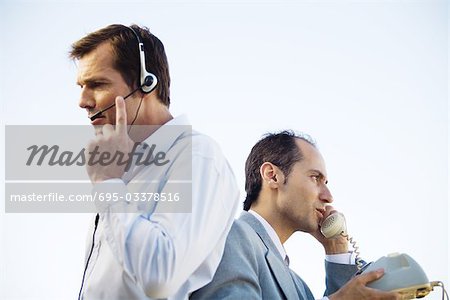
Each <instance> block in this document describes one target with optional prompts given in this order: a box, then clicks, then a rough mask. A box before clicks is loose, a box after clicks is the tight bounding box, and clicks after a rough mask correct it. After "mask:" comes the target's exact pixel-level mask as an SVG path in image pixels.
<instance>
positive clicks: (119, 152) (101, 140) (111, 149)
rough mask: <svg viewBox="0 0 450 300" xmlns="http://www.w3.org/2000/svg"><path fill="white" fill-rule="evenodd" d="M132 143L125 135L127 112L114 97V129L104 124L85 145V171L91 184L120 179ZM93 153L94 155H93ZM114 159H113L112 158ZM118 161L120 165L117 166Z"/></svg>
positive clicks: (120, 99)
mask: <svg viewBox="0 0 450 300" xmlns="http://www.w3.org/2000/svg"><path fill="white" fill-rule="evenodd" d="M133 145H134V142H133V141H132V140H131V139H130V137H129V136H128V133H127V112H126V109H125V102H124V99H123V98H122V97H116V128H114V127H113V126H112V125H111V124H105V125H103V127H101V129H100V130H96V136H95V138H94V139H92V140H91V141H90V142H89V144H88V145H87V152H88V153H87V157H88V161H87V164H86V169H87V172H88V175H89V178H90V179H91V182H93V183H98V182H101V181H104V180H106V179H110V178H121V177H122V175H123V173H124V172H125V167H126V165H127V164H126V162H127V161H128V159H129V153H130V152H131V151H132V149H133ZM94 152H95V153H94ZM114 157H115V158H114ZM119 161H121V162H122V164H119Z"/></svg>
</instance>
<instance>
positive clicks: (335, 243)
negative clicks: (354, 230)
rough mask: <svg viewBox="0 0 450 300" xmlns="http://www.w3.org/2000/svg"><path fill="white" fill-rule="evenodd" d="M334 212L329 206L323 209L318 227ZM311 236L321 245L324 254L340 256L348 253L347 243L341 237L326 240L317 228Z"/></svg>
mask: <svg viewBox="0 0 450 300" xmlns="http://www.w3.org/2000/svg"><path fill="white" fill-rule="evenodd" d="M335 212H337V211H336V210H334V208H333V207H332V206H331V205H328V206H327V207H326V208H325V213H324V216H323V219H322V220H321V221H320V225H321V224H322V222H323V221H324V220H325V219H326V218H327V217H328V216H329V215H331V214H332V213H335ZM311 235H312V236H313V237H315V238H316V240H318V241H319V243H321V244H322V245H323V247H324V248H325V253H326V254H340V253H347V252H348V241H347V239H346V238H345V237H343V236H339V237H336V238H330V239H327V238H326V237H324V236H323V235H322V233H321V232H320V228H318V229H317V230H316V231H315V232H312V233H311Z"/></svg>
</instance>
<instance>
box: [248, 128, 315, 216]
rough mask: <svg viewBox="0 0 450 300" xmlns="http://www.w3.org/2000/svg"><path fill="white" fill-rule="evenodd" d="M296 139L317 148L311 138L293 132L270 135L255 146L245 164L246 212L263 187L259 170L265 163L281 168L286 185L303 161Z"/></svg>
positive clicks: (265, 136)
mask: <svg viewBox="0 0 450 300" xmlns="http://www.w3.org/2000/svg"><path fill="white" fill-rule="evenodd" d="M296 139H301V140H304V141H306V142H307V143H309V144H310V145H312V146H314V147H315V146H316V144H315V142H314V141H313V140H312V138H311V137H310V136H308V135H306V134H298V133H295V132H293V131H292V130H284V131H281V132H279V133H268V134H266V135H264V136H263V138H262V139H261V140H259V141H258V142H257V143H256V144H255V146H253V148H252V150H251V151H250V154H249V156H248V158H247V161H246V162H245V192H246V193H247V196H246V197H245V201H244V210H249V209H250V206H251V205H252V204H253V203H254V202H255V201H256V199H258V196H259V192H260V191H261V186H262V178H261V174H260V172H259V169H260V168H261V165H262V164H263V163H265V162H270V163H272V164H274V165H276V166H277V167H278V168H280V170H281V171H282V172H283V174H284V175H285V178H286V180H285V182H284V183H286V181H287V177H288V176H289V174H290V173H291V170H292V166H293V165H294V164H295V163H296V162H299V161H301V160H302V159H303V154H302V152H301V150H300V148H299V147H298V146H297V144H296V143H295V141H296Z"/></svg>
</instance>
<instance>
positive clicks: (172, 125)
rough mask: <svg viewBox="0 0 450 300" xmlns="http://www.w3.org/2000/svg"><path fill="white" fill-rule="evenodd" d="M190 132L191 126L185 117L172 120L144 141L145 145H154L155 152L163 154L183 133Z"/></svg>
mask: <svg viewBox="0 0 450 300" xmlns="http://www.w3.org/2000/svg"><path fill="white" fill-rule="evenodd" d="M191 131H192V126H191V124H190V122H189V119H188V118H187V116H186V115H181V116H178V117H175V118H173V119H172V120H170V121H168V122H167V123H165V124H163V125H162V126H161V127H159V128H158V129H157V130H156V131H155V132H153V133H152V134H151V135H150V136H149V137H148V138H146V139H145V140H144V143H146V144H147V145H149V146H151V145H155V152H154V153H157V152H164V153H167V151H168V150H169V149H170V147H171V146H172V145H173V143H174V142H175V140H176V139H177V138H178V137H180V136H181V135H182V134H184V133H189V132H191Z"/></svg>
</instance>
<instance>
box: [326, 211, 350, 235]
mask: <svg viewBox="0 0 450 300" xmlns="http://www.w3.org/2000/svg"><path fill="white" fill-rule="evenodd" d="M320 231H321V232H322V234H323V236H324V237H326V238H327V239H330V238H335V237H338V236H339V235H341V234H342V235H346V234H347V226H346V224H345V217H344V215H343V214H342V213H340V212H335V213H333V214H331V215H329V216H328V217H327V218H326V219H325V220H324V221H323V222H322V225H321V227H320Z"/></svg>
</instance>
